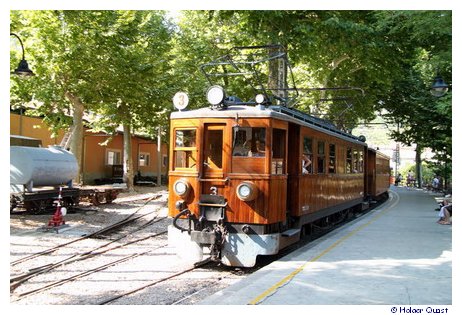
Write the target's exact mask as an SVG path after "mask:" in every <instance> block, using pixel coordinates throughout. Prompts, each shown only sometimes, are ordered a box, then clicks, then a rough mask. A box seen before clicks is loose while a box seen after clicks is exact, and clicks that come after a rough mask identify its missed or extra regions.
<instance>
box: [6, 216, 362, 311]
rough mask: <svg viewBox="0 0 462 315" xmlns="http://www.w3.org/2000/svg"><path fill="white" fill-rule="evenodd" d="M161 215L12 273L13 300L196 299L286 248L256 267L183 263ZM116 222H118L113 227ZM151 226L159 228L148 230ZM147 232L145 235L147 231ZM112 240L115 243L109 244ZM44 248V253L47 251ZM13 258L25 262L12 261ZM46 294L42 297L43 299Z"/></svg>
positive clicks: (156, 301) (180, 301)
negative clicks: (141, 232)
mask: <svg viewBox="0 0 462 315" xmlns="http://www.w3.org/2000/svg"><path fill="white" fill-rule="evenodd" d="M138 215H141V214H135V215H130V219H133V218H135V217H137V216H138ZM164 219H166V218H157V217H156V216H154V217H153V218H151V219H150V220H148V221H146V220H144V222H142V224H140V225H137V226H136V227H135V228H134V229H133V230H132V231H131V232H130V233H127V234H125V235H120V236H117V237H116V238H112V239H111V240H109V241H107V242H104V243H103V244H101V243H100V244H99V246H96V247H93V248H91V249H87V250H85V251H80V252H78V253H77V254H75V255H74V256H73V255H70V256H69V257H64V258H63V257H61V259H59V260H56V261H55V262H53V263H52V264H43V265H41V266H38V267H36V268H35V269H33V270H29V272H31V274H27V273H24V274H22V275H18V276H17V277H12V278H11V279H10V285H11V286H13V285H14V283H15V282H16V283H18V282H19V285H18V286H16V287H15V288H13V289H14V290H15V292H13V294H12V295H11V302H13V303H16V304H86V305H98V304H101V305H104V304H165V305H173V304H195V303H196V302H197V301H200V299H201V298H202V297H203V296H205V295H210V294H213V293H214V292H216V291H218V290H220V289H221V288H224V287H226V286H227V285H229V284H231V283H229V284H227V281H230V282H232V281H237V280H238V279H239V278H240V277H242V276H244V275H246V274H249V273H252V272H253V271H255V270H257V269H259V268H261V267H263V266H264V265H266V264H268V263H271V262H272V261H274V260H276V259H279V258H280V257H281V256H282V255H285V254H287V253H288V252H290V249H288V251H284V252H281V254H280V255H277V256H274V257H271V259H268V257H266V258H265V259H262V260H261V261H260V262H259V264H258V266H257V267H256V268H253V269H250V270H245V271H242V270H238V271H237V272H236V270H234V269H233V268H228V267H220V266H217V264H216V263H214V262H210V261H208V260H206V261H203V262H201V263H200V264H198V265H196V266H187V265H182V264H180V263H178V259H176V258H175V257H174V254H173V253H171V252H169V249H168V248H167V247H166V243H167V242H166V239H165V237H163V236H164V235H165V233H166V231H165V230H164V229H159V228H158V227H154V226H156V224H159V223H162V224H164V226H165V224H168V222H166V221H163V220H164ZM343 219H345V218H343ZM349 219H354V218H351V217H350V218H349ZM349 219H347V221H349ZM121 221H123V222H126V221H127V220H126V218H124V220H121ZM136 221H137V220H134V221H132V223H133V222H136ZM118 223H120V221H119V222H117V223H116V224H114V226H117V225H118ZM321 223H322V222H320V224H321ZM127 224H130V223H127ZM121 226H122V227H123V226H124V225H123V224H122V225H121ZM108 228H109V227H105V228H103V229H101V230H104V231H120V229H117V228H115V229H114V230H112V229H108ZM145 228H149V229H150V230H149V231H144V233H145V234H144V235H143V236H142V237H140V236H138V235H137V233H136V231H138V230H143V229H145ZM152 229H154V230H157V231H156V232H155V233H151V232H152ZM313 229H314V230H316V231H318V233H314V234H322V235H323V234H325V233H326V232H327V231H328V230H330V226H314V227H313ZM101 230H99V231H101ZM133 232H134V233H133ZM319 232H321V233H319ZM146 233H149V234H148V235H146ZM314 234H313V235H310V237H309V240H313V239H314V238H315V235H314ZM98 235H99V236H101V235H106V237H113V236H114V233H112V232H111V233H108V234H104V233H102V234H99V233H97V234H96V236H97V238H99V239H95V238H96V237H92V238H93V241H94V242H101V241H102V240H101V239H100V237H98ZM126 238H127V239H126ZM122 239H126V242H124V243H121V240H122ZM309 240H307V239H305V240H303V241H302V242H301V244H300V245H298V246H294V247H292V249H293V250H295V249H296V248H298V247H299V246H302V245H303V244H306V243H307V242H309ZM77 244H79V243H77ZM111 244H114V245H116V246H111ZM42 252H46V253H48V251H47V250H45V251H42ZM31 256H32V255H31ZM42 256H50V255H48V254H44V255H41V256H38V257H42ZM52 257H54V256H52ZM89 258H92V259H89ZM31 259H32V260H33V259H34V258H31ZM31 259H29V260H31ZM26 261H27V260H26ZM15 263H16V264H21V263H25V262H24V261H23V262H20V263H18V262H17V261H15ZM66 268H67V269H66ZM20 281H22V282H20ZM95 284H97V285H95ZM44 299H45V300H46V301H45V302H42V301H43V300H44Z"/></svg>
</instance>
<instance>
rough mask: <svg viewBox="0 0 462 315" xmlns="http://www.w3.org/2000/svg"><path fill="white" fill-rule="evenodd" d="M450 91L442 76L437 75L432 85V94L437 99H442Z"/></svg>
mask: <svg viewBox="0 0 462 315" xmlns="http://www.w3.org/2000/svg"><path fill="white" fill-rule="evenodd" d="M447 91H448V85H447V84H446V82H444V80H443V78H442V77H441V76H440V75H437V76H436V78H435V81H434V82H433V84H432V89H431V93H432V95H433V96H435V97H441V96H443V95H444V94H446V92H447Z"/></svg>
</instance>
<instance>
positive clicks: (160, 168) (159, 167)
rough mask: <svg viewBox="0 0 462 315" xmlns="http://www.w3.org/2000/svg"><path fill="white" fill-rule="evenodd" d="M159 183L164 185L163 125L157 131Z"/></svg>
mask: <svg viewBox="0 0 462 315" xmlns="http://www.w3.org/2000/svg"><path fill="white" fill-rule="evenodd" d="M157 185H158V186H160V185H162V127H161V126H159V130H158V133H157Z"/></svg>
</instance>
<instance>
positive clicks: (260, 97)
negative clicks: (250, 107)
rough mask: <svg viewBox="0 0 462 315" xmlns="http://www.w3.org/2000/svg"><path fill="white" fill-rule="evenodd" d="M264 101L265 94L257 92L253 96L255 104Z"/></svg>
mask: <svg viewBox="0 0 462 315" xmlns="http://www.w3.org/2000/svg"><path fill="white" fill-rule="evenodd" d="M265 101H266V98H265V95H263V94H257V96H255V102H256V103H257V104H263V103H264V102H265Z"/></svg>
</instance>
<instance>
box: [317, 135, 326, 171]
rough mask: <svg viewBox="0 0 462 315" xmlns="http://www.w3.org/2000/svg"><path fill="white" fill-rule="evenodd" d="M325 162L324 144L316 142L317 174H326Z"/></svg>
mask: <svg viewBox="0 0 462 315" xmlns="http://www.w3.org/2000/svg"><path fill="white" fill-rule="evenodd" d="M325 161H326V155H325V143H324V141H318V174H324V173H325V172H326V167H325Z"/></svg>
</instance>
